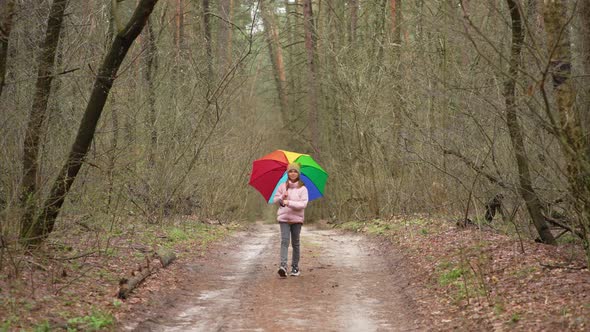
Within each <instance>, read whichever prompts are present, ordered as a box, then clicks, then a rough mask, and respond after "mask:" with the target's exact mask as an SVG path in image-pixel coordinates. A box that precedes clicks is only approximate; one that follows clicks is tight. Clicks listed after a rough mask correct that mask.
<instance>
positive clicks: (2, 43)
mask: <svg viewBox="0 0 590 332" xmlns="http://www.w3.org/2000/svg"><path fill="white" fill-rule="evenodd" d="M13 19H14V0H8V1H5V2H3V3H2V4H0V98H1V97H2V91H3V90H4V84H6V83H5V79H6V63H7V62H8V41H9V40H10V31H12V21H13Z"/></svg>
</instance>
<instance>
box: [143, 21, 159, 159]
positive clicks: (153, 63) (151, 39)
mask: <svg viewBox="0 0 590 332" xmlns="http://www.w3.org/2000/svg"><path fill="white" fill-rule="evenodd" d="M145 34H146V35H147V36H146V38H145V41H146V43H147V45H146V46H147V47H146V52H145V67H146V68H145V81H146V84H147V88H148V91H147V99H148V100H147V101H148V112H149V114H148V123H149V126H150V145H149V156H148V165H149V166H150V168H154V167H155V164H156V151H157V147H158V130H157V128H156V119H157V111H156V91H155V86H154V80H155V79H154V77H155V75H156V73H157V71H158V61H157V58H156V56H157V52H158V50H157V48H156V37H155V35H154V29H153V27H152V20H151V19H148V21H147V23H146V29H145Z"/></svg>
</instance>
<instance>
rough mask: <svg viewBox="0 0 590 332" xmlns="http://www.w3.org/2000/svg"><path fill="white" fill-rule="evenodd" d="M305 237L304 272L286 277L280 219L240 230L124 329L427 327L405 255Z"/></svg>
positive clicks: (325, 233) (343, 237)
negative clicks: (412, 292) (409, 289)
mask: <svg viewBox="0 0 590 332" xmlns="http://www.w3.org/2000/svg"><path fill="white" fill-rule="evenodd" d="M301 241H302V242H301V251H302V252H301V262H300V265H301V266H300V267H301V272H302V274H301V276H299V277H289V278H286V279H281V278H279V277H278V275H277V273H276V269H277V266H278V264H277V262H278V253H279V245H280V239H279V230H278V226H277V225H263V224H260V225H257V226H256V227H255V228H254V230H252V231H248V232H243V233H239V234H236V235H235V236H233V237H232V238H230V239H229V240H228V241H227V243H226V245H224V246H221V247H219V248H217V249H215V250H214V251H213V252H212V253H211V255H213V256H208V259H207V260H203V261H202V262H199V261H197V262H195V263H194V264H192V265H187V266H186V268H187V269H188V270H189V271H192V272H191V273H190V275H191V279H190V280H189V281H187V282H188V283H189V287H186V289H185V290H184V291H183V292H182V293H181V294H174V296H172V297H170V298H167V299H165V300H162V301H161V303H160V304H159V307H157V308H156V309H155V310H153V312H152V313H148V314H147V317H143V318H141V319H140V320H137V321H135V322H131V323H129V324H128V325H126V326H123V329H124V330H129V331H279V330H289V331H309V330H312V331H413V330H424V328H425V326H424V325H423V321H422V318H421V317H420V316H419V315H416V314H415V310H414V309H413V308H414V307H415V304H414V301H413V300H412V299H411V298H410V297H409V296H408V295H407V294H406V293H405V291H404V287H405V285H406V284H408V281H407V280H406V279H405V274H404V271H403V263H402V262H401V261H400V258H398V257H396V256H395V255H387V256H382V255H379V254H377V253H378V251H377V250H373V248H371V244H370V242H366V241H365V238H363V236H361V235H355V234H349V233H342V232H338V231H334V230H321V229H317V228H314V227H313V226H307V225H306V226H304V227H303V230H302V234H301ZM211 257H213V259H211ZM290 257H291V253H289V258H290Z"/></svg>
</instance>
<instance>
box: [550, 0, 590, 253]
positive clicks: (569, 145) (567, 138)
mask: <svg viewBox="0 0 590 332" xmlns="http://www.w3.org/2000/svg"><path fill="white" fill-rule="evenodd" d="M566 4H567V2H566V1H563V0H551V1H545V3H544V8H543V18H544V21H545V30H546V33H547V47H548V48H549V56H550V62H549V69H550V72H551V78H552V82H553V91H554V94H555V99H556V102H557V113H558V117H559V124H557V123H556V122H555V121H553V126H554V128H555V130H556V132H557V133H558V135H559V136H560V138H561V141H562V147H563V150H564V152H565V157H566V161H567V176H568V180H569V183H570V187H571V195H572V197H573V198H574V201H575V203H576V206H577V209H578V211H579V219H580V228H581V229H582V233H583V234H584V236H583V237H584V238H583V240H584V244H585V247H586V256H587V259H588V261H589V262H590V242H589V241H590V240H589V236H590V151H588V144H587V143H586V142H587V140H586V137H585V135H584V133H583V129H582V122H581V120H580V117H579V115H578V112H576V110H575V109H574V105H575V100H576V89H575V88H574V84H573V81H572V51H571V43H570V34H569V27H568V22H567V17H568V16H567V7H566ZM546 110H547V115H548V116H549V117H550V118H551V119H552V117H551V116H552V114H551V110H550V108H549V107H547V108H546Z"/></svg>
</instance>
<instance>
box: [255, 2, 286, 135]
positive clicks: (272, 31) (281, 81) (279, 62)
mask: <svg viewBox="0 0 590 332" xmlns="http://www.w3.org/2000/svg"><path fill="white" fill-rule="evenodd" d="M265 1H268V0H261V1H260V12H261V13H262V21H263V24H264V32H265V34H266V39H267V43H268V51H269V56H270V61H271V64H272V67H273V72H274V77H275V82H276V87H277V94H278V97H279V102H280V105H281V115H282V117H283V122H284V124H285V125H286V126H287V128H288V127H289V125H290V123H289V120H290V119H289V114H288V100H287V75H286V74H285V63H284V61H283V50H282V48H281V44H280V39H279V29H278V28H277V25H276V20H275V16H274V8H273V7H272V2H270V1H269V5H270V8H268V6H267V4H266V3H265Z"/></svg>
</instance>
